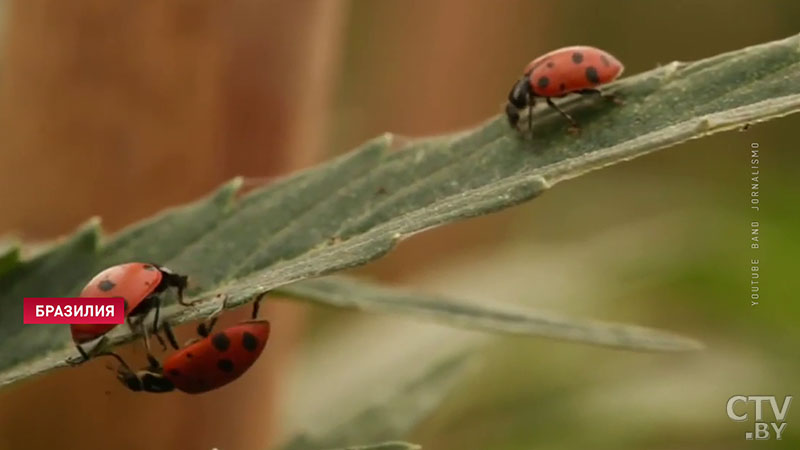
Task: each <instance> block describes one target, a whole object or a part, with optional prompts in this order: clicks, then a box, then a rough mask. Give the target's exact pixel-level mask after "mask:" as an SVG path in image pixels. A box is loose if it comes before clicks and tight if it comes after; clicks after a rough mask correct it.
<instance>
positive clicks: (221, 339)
mask: <svg viewBox="0 0 800 450" xmlns="http://www.w3.org/2000/svg"><path fill="white" fill-rule="evenodd" d="M211 344H212V345H214V348H215V349H217V350H219V351H220V352H224V351H225V350H227V349H228V347H230V346H231V340H230V339H228V336H226V335H225V333H217V334H215V335H214V337H212V338H211Z"/></svg>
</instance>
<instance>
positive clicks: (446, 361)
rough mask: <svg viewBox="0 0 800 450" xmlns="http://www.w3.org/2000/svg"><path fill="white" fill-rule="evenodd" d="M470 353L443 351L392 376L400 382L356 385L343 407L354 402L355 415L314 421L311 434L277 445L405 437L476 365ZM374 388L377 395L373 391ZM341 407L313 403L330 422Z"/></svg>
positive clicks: (290, 447)
mask: <svg viewBox="0 0 800 450" xmlns="http://www.w3.org/2000/svg"><path fill="white" fill-rule="evenodd" d="M469 355H470V351H469V350H461V351H457V352H445V353H444V354H442V355H437V356H436V357H434V358H431V360H426V361H424V362H421V363H420V364H424V367H423V370H422V371H418V373H414V371H413V370H407V371H406V372H407V373H411V374H413V375H414V376H411V377H409V376H408V375H406V374H394V375H393V378H400V379H401V381H402V382H401V383H391V384H390V383H387V382H386V381H385V379H378V380H372V381H371V382H369V383H368V384H367V385H365V386H359V387H357V388H356V389H354V390H353V392H351V395H352V397H351V398H350V399H349V400H348V403H349V404H348V405H347V406H348V407H351V405H352V403H355V404H356V405H358V406H357V408H356V411H355V413H351V414H350V415H349V416H347V417H346V418H345V420H344V421H342V422H341V423H335V424H334V423H315V424H314V431H313V432H306V433H301V434H299V435H298V436H295V437H293V438H291V439H290V440H289V441H288V442H287V443H286V444H284V445H282V446H280V447H279V448H280V449H281V450H304V449H314V448H327V447H336V446H343V445H346V444H345V443H347V442H358V441H361V442H363V441H374V440H381V439H391V438H392V437H396V436H399V437H403V436H405V435H407V434H408V433H409V432H410V431H411V430H413V429H414V427H415V426H416V425H418V424H419V423H420V422H422V421H423V420H424V419H426V418H427V417H428V416H429V415H430V414H431V413H432V412H433V411H435V410H436V408H437V407H438V406H439V404H440V403H441V402H442V401H443V400H444V399H445V398H446V397H447V395H448V393H449V392H451V390H452V389H453V388H454V387H455V386H456V385H457V384H458V382H459V381H461V379H462V378H463V377H464V375H466V374H467V373H469V372H470V369H472V368H474V367H475V365H474V364H473V361H471V360H470V358H469ZM404 378H405V379H404ZM403 379H404V380H403ZM321 381H323V380H321ZM393 381H396V380H393ZM372 388H378V390H376V389H372ZM378 392H380V393H381V394H380V395H376V394H377V393H378ZM387 393H388V394H387ZM343 406H344V405H340V404H335V403H334V404H332V403H322V404H319V405H316V408H315V412H316V413H317V415H318V416H323V417H326V418H328V422H333V421H334V419H335V420H341V417H342V414H343V409H347V408H343ZM350 409H352V408H350ZM320 412H322V414H321V413H320ZM344 414H346V412H345V413H344ZM312 433H313V434H312ZM356 448H359V447H356ZM401 448H402V447H401Z"/></svg>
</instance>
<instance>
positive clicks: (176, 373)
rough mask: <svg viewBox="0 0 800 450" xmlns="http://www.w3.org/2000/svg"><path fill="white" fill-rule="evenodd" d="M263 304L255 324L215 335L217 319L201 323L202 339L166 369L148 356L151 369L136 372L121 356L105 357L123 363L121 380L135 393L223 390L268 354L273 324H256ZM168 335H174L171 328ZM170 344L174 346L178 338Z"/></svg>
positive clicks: (168, 361) (173, 357)
mask: <svg viewBox="0 0 800 450" xmlns="http://www.w3.org/2000/svg"><path fill="white" fill-rule="evenodd" d="M260 300H261V298H259V299H258V300H256V304H255V305H254V308H253V317H254V319H253V320H250V321H246V322H242V323H239V324H237V325H234V326H232V327H229V328H226V329H224V330H222V331H220V332H217V333H214V334H212V333H211V331H212V329H213V327H214V324H215V323H216V317H213V318H212V319H211V320H210V321H209V322H208V323H201V324H200V325H199V326H198V327H197V332H198V334H199V335H200V336H201V339H198V340H195V341H194V342H190V343H188V344H187V345H186V346H185V347H184V348H182V349H180V350H178V351H177V352H175V353H173V354H172V355H170V356H169V357H167V359H166V360H165V361H164V364H163V365H161V364H160V363H159V362H158V360H157V359H156V358H155V357H153V356H152V355H149V354H148V360H149V363H150V365H149V366H148V367H147V368H146V369H143V370H140V371H138V372H134V371H133V370H131V368H130V366H128V365H127V364H126V363H125V361H123V360H122V358H121V357H120V356H119V355H117V354H115V353H112V352H108V353H105V355H108V356H112V357H115V358H116V359H117V360H118V361H119V362H120V367H119V368H118V369H117V379H118V380H119V381H120V382H121V383H122V384H123V385H124V386H125V387H127V388H128V389H130V390H132V391H135V392H141V391H144V392H153V393H161V392H170V391H174V390H175V389H177V390H179V391H183V392H186V393H188V394H200V393H203V392H208V391H211V390H213V389H217V388H220V387H222V386H225V385H226V384H228V383H230V382H231V381H234V380H236V379H237V378H239V377H240V376H242V374H244V373H245V372H246V371H247V369H249V368H250V366H252V365H253V363H254V362H255V361H256V359H258V357H259V356H260V355H261V352H262V351H263V350H264V346H265V345H266V343H267V340H268V339H269V332H270V324H269V322H268V321H266V320H255V316H256V314H257V311H258V306H257V305H258V302H259V301H260ZM223 305H224V304H223ZM223 308H224V306H223ZM165 331H166V332H167V333H168V334H170V335H171V331H169V328H168V327H165ZM170 341H171V342H174V336H173V337H171V338H170Z"/></svg>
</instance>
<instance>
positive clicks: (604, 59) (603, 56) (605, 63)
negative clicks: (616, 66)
mask: <svg viewBox="0 0 800 450" xmlns="http://www.w3.org/2000/svg"><path fill="white" fill-rule="evenodd" d="M600 61H603V65H604V66H606V67H608V66H610V65H611V61H609V60H608V58H606V55H600Z"/></svg>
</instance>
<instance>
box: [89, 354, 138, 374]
mask: <svg viewBox="0 0 800 450" xmlns="http://www.w3.org/2000/svg"><path fill="white" fill-rule="evenodd" d="M97 356H111V357H113V358H115V359H116V360H117V361H119V364H120V369H121V368H123V367H124V368H125V370H126V371H128V372H133V370H131V366H129V365H128V363H126V362H125V360H124V359H122V357H121V356H119V355H118V354H116V353H114V352H104V353H98V354H97ZM106 367H108V368H109V369H111V370H114V369H113V368H111V367H109V366H106ZM117 371H119V369H117Z"/></svg>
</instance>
